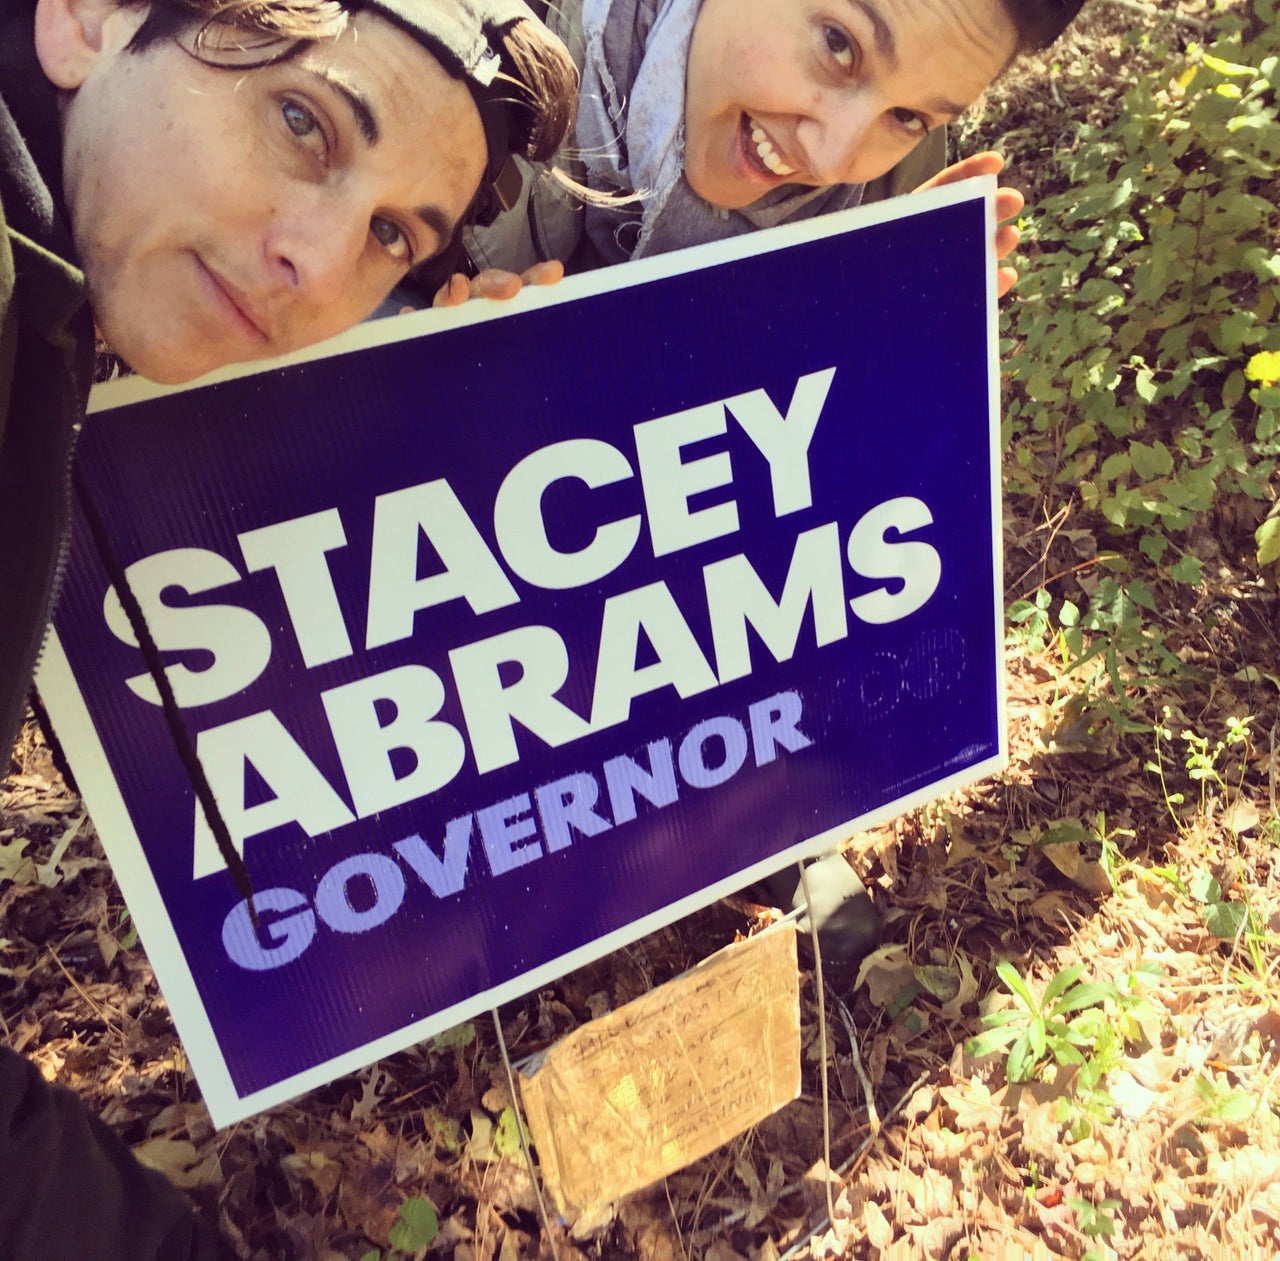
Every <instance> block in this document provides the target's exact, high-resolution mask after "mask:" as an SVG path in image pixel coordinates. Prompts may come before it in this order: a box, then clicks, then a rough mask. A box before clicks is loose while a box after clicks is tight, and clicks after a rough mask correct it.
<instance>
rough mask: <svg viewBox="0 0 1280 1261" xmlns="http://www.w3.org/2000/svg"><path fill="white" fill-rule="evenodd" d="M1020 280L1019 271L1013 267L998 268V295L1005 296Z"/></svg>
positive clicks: (999, 296) (998, 296)
mask: <svg viewBox="0 0 1280 1261" xmlns="http://www.w3.org/2000/svg"><path fill="white" fill-rule="evenodd" d="M1017 282H1018V273H1017V272H1016V271H1015V270H1014V269H1013V268H1012V267H997V268H996V297H997V298H1003V297H1004V296H1005V294H1007V293H1008V292H1009V290H1010V289H1012V288H1013V286H1014V285H1015V284H1017Z"/></svg>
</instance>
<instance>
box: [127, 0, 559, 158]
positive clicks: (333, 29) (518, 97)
mask: <svg viewBox="0 0 1280 1261" xmlns="http://www.w3.org/2000/svg"><path fill="white" fill-rule="evenodd" d="M129 2H130V0H124V3H129ZM359 9H360V2H359V0H350V3H349V4H342V3H339V0H154V2H153V3H152V5H151V8H150V11H149V12H148V14H147V16H146V17H145V18H144V19H143V21H142V23H141V24H140V25H139V27H138V29H137V30H136V31H135V32H134V34H133V38H132V39H131V40H130V41H129V49H130V51H133V52H141V51H143V50H144V49H146V48H149V47H151V46H152V45H153V44H156V43H158V42H160V41H161V40H166V39H172V40H178V41H179V42H181V43H182V45H183V47H185V48H186V49H187V51H188V52H190V53H191V54H192V56H194V57H197V58H199V59H200V60H201V61H203V62H205V63H206V64H208V65H212V66H226V67H227V68H229V69H241V70H247V69H253V68H256V67H259V66H269V65H275V64H277V63H279V62H282V61H287V60H288V59H289V58H291V57H293V56H295V55H296V54H297V53H298V52H299V51H300V50H301V49H303V48H305V47H306V46H307V45H308V44H312V43H315V42H317V41H319V40H328V39H336V38H337V37H338V36H339V35H341V34H342V32H343V31H344V30H345V29H346V27H347V23H348V21H349V20H350V18H351V16H352V14H353V13H356V12H358V11H359ZM502 42H503V47H502V49H501V50H500V55H501V58H502V69H501V71H500V73H499V79H500V81H501V82H502V83H504V84H506V85H508V86H509V92H510V95H509V96H508V97H507V98H506V103H507V106H508V113H509V115H510V120H509V121H510V126H509V133H510V141H509V144H510V147H511V148H512V150H513V151H514V152H517V153H519V154H521V156H523V157H526V158H529V159H531V160H533V161H545V160H546V159H547V158H550V157H551V156H552V155H553V154H554V153H555V152H556V150H557V149H558V148H559V147H560V144H561V142H562V141H563V140H564V138H565V136H566V135H567V134H568V131H569V127H570V126H571V125H572V122H573V114H574V107H575V105H576V103H577V94H578V72H577V69H576V67H575V66H574V64H573V60H572V58H570V56H569V54H568V53H567V52H566V51H565V49H564V48H563V47H562V46H561V44H560V42H559V41H558V40H557V39H556V38H555V37H554V36H552V35H551V33H550V32H549V31H548V30H547V29H546V28H545V27H543V26H542V25H541V24H540V23H537V22H530V21H523V22H517V23H516V24H515V25H514V26H513V27H511V28H510V30H508V31H507V33H506V34H505V35H504V36H503V41H502Z"/></svg>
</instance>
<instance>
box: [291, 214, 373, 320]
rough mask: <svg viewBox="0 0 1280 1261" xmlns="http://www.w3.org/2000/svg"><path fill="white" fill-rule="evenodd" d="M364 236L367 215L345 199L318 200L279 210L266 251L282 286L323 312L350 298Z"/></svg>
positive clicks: (366, 233)
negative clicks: (341, 300) (345, 298)
mask: <svg viewBox="0 0 1280 1261" xmlns="http://www.w3.org/2000/svg"><path fill="white" fill-rule="evenodd" d="M322 192H327V190H322ZM368 236H369V214H368V213H367V212H365V211H364V210H363V209H362V208H360V207H356V206H354V205H352V204H351V203H350V202H349V201H348V200H347V199H345V198H340V197H336V196H332V195H321V196H315V197H306V198H299V199H298V200H297V201H295V202H294V203H293V204H291V205H290V206H289V207H288V208H287V209H284V210H281V211H279V212H278V213H277V214H276V216H275V218H274V220H273V224H272V232H271V235H270V237H269V239H268V245H267V249H268V252H269V255H270V261H271V264H272V267H273V269H274V271H275V274H276V277H277V280H278V281H279V282H280V284H281V285H282V287H283V288H285V289H286V290H288V291H290V292H292V293H293V295H294V296H295V297H297V298H300V299H303V300H305V301H306V302H308V303H310V304H312V305H315V306H322V307H323V306H330V305H332V304H333V303H335V302H338V301H339V300H340V299H341V298H342V297H343V296H344V295H347V296H349V295H350V293H351V289H352V280H353V279H354V277H355V274H356V269H357V266H358V264H359V261H360V257H361V255H362V253H363V251H364V249H365V246H366V244H367V242H368Z"/></svg>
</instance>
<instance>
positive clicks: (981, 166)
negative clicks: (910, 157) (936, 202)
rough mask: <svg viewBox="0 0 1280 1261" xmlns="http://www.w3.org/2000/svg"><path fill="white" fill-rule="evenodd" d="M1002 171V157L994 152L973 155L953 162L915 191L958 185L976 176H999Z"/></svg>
mask: <svg viewBox="0 0 1280 1261" xmlns="http://www.w3.org/2000/svg"><path fill="white" fill-rule="evenodd" d="M1003 170H1004V156H1003V155H1002V154H999V153H996V152H995V151H994V150H987V151H986V152H985V153H975V154H972V155H971V156H970V157H967V158H961V159H960V161H959V162H953V163H952V164H951V165H950V166H949V167H947V168H946V169H945V170H942V171H939V172H938V173H937V175H935V176H933V178H932V179H927V180H925V182H924V183H923V184H921V185H920V187H919V188H917V189H916V190H915V191H916V192H917V193H919V192H923V191H924V190H925V189H926V188H941V187H943V185H945V184H958V183H959V182H960V181H961V180H967V179H973V177H974V176H976V175H999V174H1000V172H1001V171H1003Z"/></svg>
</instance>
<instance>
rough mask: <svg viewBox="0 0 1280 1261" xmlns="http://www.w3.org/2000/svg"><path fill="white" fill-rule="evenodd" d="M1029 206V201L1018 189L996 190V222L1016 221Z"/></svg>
mask: <svg viewBox="0 0 1280 1261" xmlns="http://www.w3.org/2000/svg"><path fill="white" fill-rule="evenodd" d="M1026 204H1027V199H1026V198H1025V197H1024V196H1023V195H1022V194H1021V193H1020V192H1018V190H1017V189H1016V188H997V189H996V222H997V223H1003V222H1004V221H1005V220H1006V219H1016V218H1017V217H1018V216H1019V215H1020V214H1021V213H1022V210H1023V207H1024V206H1025V205H1026Z"/></svg>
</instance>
